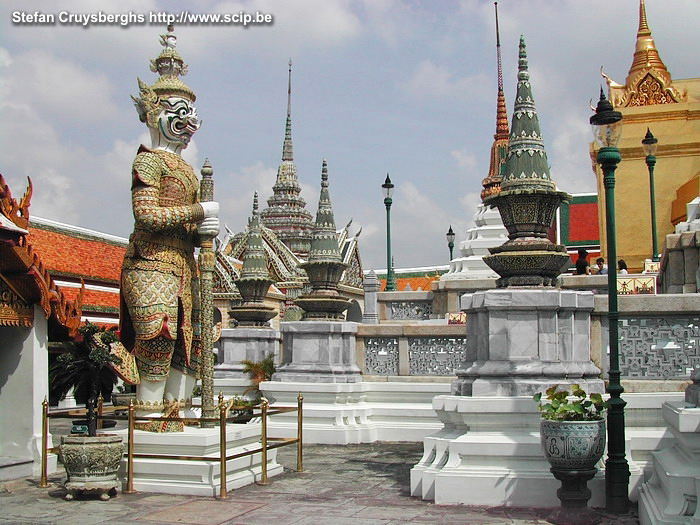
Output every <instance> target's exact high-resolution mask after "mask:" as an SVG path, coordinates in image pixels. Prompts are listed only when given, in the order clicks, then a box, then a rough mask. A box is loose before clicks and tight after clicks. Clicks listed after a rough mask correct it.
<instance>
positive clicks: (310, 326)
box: [272, 321, 362, 383]
mask: <svg viewBox="0 0 700 525" xmlns="http://www.w3.org/2000/svg"><path fill="white" fill-rule="evenodd" d="M280 331H281V332H282V335H283V336H284V337H283V346H282V364H281V365H280V366H279V368H278V370H277V372H276V373H275V375H274V376H273V377H272V379H273V380H274V381H284V382H304V383H357V382H360V381H362V375H361V372H360V369H359V368H358V367H357V364H356V349H355V334H356V333H357V323H350V322H344V321H293V322H292V321H290V322H283V323H280Z"/></svg>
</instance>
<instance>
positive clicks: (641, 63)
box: [625, 0, 671, 86]
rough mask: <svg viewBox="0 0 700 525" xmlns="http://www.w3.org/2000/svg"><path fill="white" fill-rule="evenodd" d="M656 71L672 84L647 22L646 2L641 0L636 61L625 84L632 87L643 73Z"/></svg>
mask: <svg viewBox="0 0 700 525" xmlns="http://www.w3.org/2000/svg"><path fill="white" fill-rule="evenodd" d="M649 69H654V70H655V72H656V74H657V75H658V76H659V77H661V78H662V79H663V80H664V82H665V83H666V84H670V83H671V74H670V73H669V72H668V69H666V65H665V64H664V63H663V61H662V60H661V57H660V56H659V51H658V50H657V49H656V44H655V43H654V38H653V37H652V36H651V29H649V24H648V22H647V11H646V7H645V6H644V0H639V29H637V45H636V46H635V49H634V59H633V60H632V67H630V70H629V73H628V74H627V80H626V81H625V84H627V86H630V85H631V83H632V82H634V81H635V80H637V76H638V74H639V73H640V72H641V71H644V70H649Z"/></svg>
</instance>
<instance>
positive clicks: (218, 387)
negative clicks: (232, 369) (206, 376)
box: [214, 374, 253, 397]
mask: <svg viewBox="0 0 700 525" xmlns="http://www.w3.org/2000/svg"><path fill="white" fill-rule="evenodd" d="M252 384H253V382H252V381H251V380H250V377H249V376H248V374H246V377H216V376H214V396H215V397H216V396H218V395H219V392H221V393H222V394H224V396H226V397H231V396H245V395H248V394H252V393H253V392H252V390H250V388H251V386H252Z"/></svg>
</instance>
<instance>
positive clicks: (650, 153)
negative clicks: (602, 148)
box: [642, 128, 660, 262]
mask: <svg viewBox="0 0 700 525" xmlns="http://www.w3.org/2000/svg"><path fill="white" fill-rule="evenodd" d="M658 142H659V141H658V140H657V139H656V137H654V135H652V134H651V131H650V130H649V128H647V134H646V136H645V137H644V138H643V139H642V147H643V148H644V154H645V155H646V162H647V168H648V169H649V198H650V199H651V246H652V249H651V260H652V261H657V262H658V261H659V259H660V258H659V244H658V239H657V238H656V199H655V198H654V166H656V146H657V145H658Z"/></svg>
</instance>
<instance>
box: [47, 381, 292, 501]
mask: <svg viewBox="0 0 700 525" xmlns="http://www.w3.org/2000/svg"><path fill="white" fill-rule="evenodd" d="M303 401H304V397H303V396H302V395H301V392H300V393H299V395H298V396H297V406H296V407H270V404H269V402H268V400H267V399H265V398H263V399H262V402H261V403H260V406H259V412H256V408H257V407H253V414H252V417H254V418H255V417H260V418H261V436H260V447H257V448H254V449H252V450H246V451H245V452H239V453H236V454H228V451H227V434H226V433H227V426H228V425H227V424H228V423H235V422H236V421H237V419H239V417H240V416H229V412H230V411H239V410H250V407H249V406H243V405H240V406H239V405H234V404H233V399H231V400H229V401H228V402H226V401H225V400H224V396H223V394H219V404H218V407H217V408H218V411H219V416H218V417H215V418H186V417H183V418H181V417H141V416H136V414H135V409H134V402H133V400H131V401H130V402H129V408H128V411H127V415H126V416H123V415H118V414H117V413H116V412H117V411H123V408H121V407H105V406H103V404H102V402H98V408H97V420H98V427H101V421H102V420H103V419H106V418H107V417H108V416H107V415H106V414H109V419H113V420H116V421H127V450H126V466H127V469H126V470H127V473H126V489H124V490H123V493H124V494H134V493H136V492H137V491H136V490H135V489H134V459H160V460H166V461H167V460H173V461H175V460H177V461H179V460H184V461H212V460H217V461H218V462H219V465H220V467H219V468H220V489H219V498H220V499H225V498H227V497H228V490H227V487H226V476H227V473H226V463H227V462H228V461H230V460H232V459H236V458H240V457H244V456H252V455H253V454H257V453H260V454H261V463H262V464H261V473H260V481H259V483H260V484H261V485H265V484H267V483H268V476H267V451H268V450H272V449H275V448H279V447H284V446H287V445H294V444H296V445H297V468H296V470H297V472H303V471H304V466H303V441H302V440H303ZM294 411H296V412H297V437H296V438H276V437H270V436H268V435H267V418H268V417H269V416H272V415H275V414H283V413H285V412H294ZM86 413H87V411H86V410H85V409H66V410H58V411H54V412H49V403H48V401H47V400H46V399H44V401H43V403H42V422H41V433H42V435H41V479H40V482H39V486H40V487H42V488H47V487H48V486H49V483H48V472H47V471H48V454H49V453H54V454H55V453H57V452H59V447H58V446H54V447H50V448H49V446H48V435H49V419H51V418H56V419H72V418H74V417H76V416H83V415H85V414H86ZM137 421H138V422H146V421H181V422H183V423H184V424H186V425H187V424H191V425H195V424H199V423H202V422H204V423H210V424H213V425H215V424H217V423H218V424H219V440H220V442H219V456H218V458H217V457H216V456H215V457H212V456H177V455H171V454H143V453H136V452H134V441H135V440H134V430H135V426H136V422H137Z"/></svg>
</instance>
